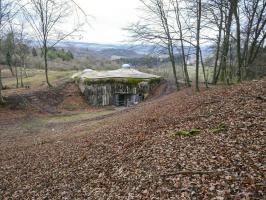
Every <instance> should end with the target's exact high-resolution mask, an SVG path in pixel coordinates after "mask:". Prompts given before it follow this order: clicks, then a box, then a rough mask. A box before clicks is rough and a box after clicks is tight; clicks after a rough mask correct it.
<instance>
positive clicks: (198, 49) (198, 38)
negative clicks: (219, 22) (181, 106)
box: [196, 0, 201, 91]
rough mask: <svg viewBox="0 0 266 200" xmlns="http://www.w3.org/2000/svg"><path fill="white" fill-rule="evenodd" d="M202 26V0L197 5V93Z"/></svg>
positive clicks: (197, 87)
mask: <svg viewBox="0 0 266 200" xmlns="http://www.w3.org/2000/svg"><path fill="white" fill-rule="evenodd" d="M200 26H201V0H199V1H198V3H197V35H196V40H197V46H196V91H199V57H200V55H199V54H200Z"/></svg>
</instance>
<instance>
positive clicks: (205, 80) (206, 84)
mask: <svg viewBox="0 0 266 200" xmlns="http://www.w3.org/2000/svg"><path fill="white" fill-rule="evenodd" d="M200 61H201V66H202V72H203V77H204V83H205V86H206V88H209V86H208V80H207V77H206V71H205V65H204V62H203V57H202V51H201V49H200Z"/></svg>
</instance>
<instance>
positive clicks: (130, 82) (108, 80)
mask: <svg viewBox="0 0 266 200" xmlns="http://www.w3.org/2000/svg"><path fill="white" fill-rule="evenodd" d="M160 81H161V78H151V79H147V78H131V77H129V78H102V79H89V78H88V79H85V80H84V83H85V84H86V85H92V84H114V83H118V84H127V85H138V84H139V83H141V82H148V83H149V84H156V83H159V82H160Z"/></svg>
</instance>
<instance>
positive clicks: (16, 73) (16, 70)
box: [15, 66, 19, 88]
mask: <svg viewBox="0 0 266 200" xmlns="http://www.w3.org/2000/svg"><path fill="white" fill-rule="evenodd" d="M15 75H16V81H17V85H16V88H18V87H19V80H18V68H17V66H15Z"/></svg>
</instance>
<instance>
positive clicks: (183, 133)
mask: <svg viewBox="0 0 266 200" xmlns="http://www.w3.org/2000/svg"><path fill="white" fill-rule="evenodd" d="M200 132H201V130H200V129H195V128H193V129H190V130H178V131H176V132H175V136H195V135H198V134H200Z"/></svg>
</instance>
